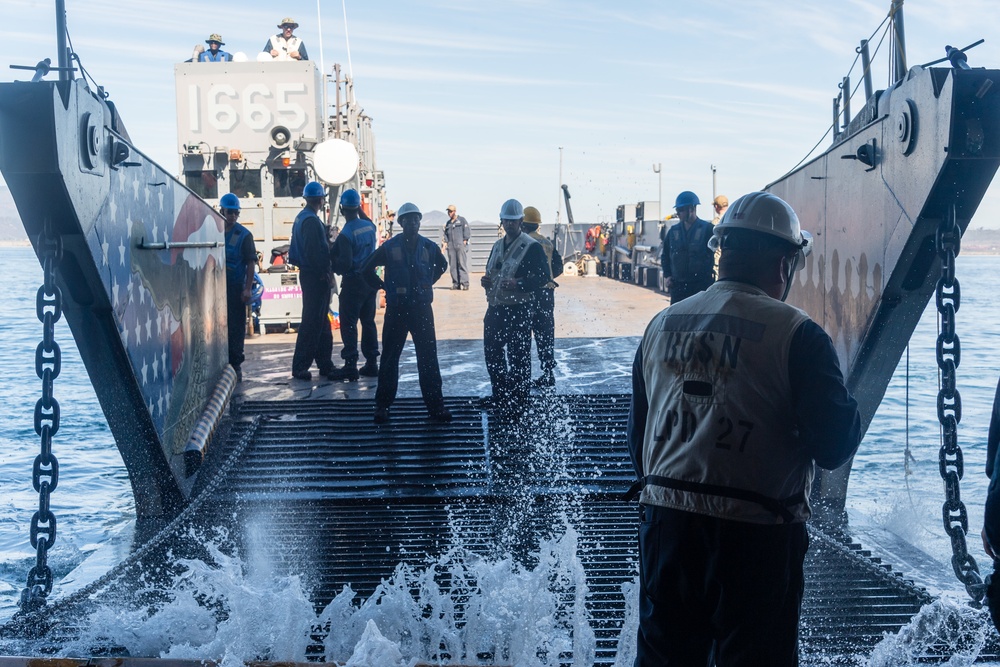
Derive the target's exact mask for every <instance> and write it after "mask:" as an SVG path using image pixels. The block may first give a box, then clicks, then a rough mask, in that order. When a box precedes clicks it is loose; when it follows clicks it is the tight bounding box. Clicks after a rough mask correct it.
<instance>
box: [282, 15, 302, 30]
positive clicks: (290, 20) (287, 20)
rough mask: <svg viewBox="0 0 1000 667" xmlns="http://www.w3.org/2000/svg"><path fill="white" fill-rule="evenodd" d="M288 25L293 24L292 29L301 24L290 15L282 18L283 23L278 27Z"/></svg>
mask: <svg viewBox="0 0 1000 667" xmlns="http://www.w3.org/2000/svg"><path fill="white" fill-rule="evenodd" d="M286 25H290V26H292V30H295V29H296V28H298V27H299V24H298V23H296V22H295V19H293V18H291V17H289V16H286V17H285V18H283V19H281V23H279V24H278V27H279V28H284V27H285V26H286Z"/></svg>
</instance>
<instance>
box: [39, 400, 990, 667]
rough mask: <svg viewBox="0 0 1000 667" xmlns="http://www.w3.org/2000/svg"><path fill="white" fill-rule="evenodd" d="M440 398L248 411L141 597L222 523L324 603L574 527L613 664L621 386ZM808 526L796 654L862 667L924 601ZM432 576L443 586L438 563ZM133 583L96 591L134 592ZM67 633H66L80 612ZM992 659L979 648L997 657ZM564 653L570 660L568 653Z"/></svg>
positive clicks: (630, 556) (444, 575) (623, 468)
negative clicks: (519, 406)
mask: <svg viewBox="0 0 1000 667" xmlns="http://www.w3.org/2000/svg"><path fill="white" fill-rule="evenodd" d="M447 403H448V407H449V409H451V411H452V412H453V414H454V415H455V420H454V421H453V422H452V423H450V424H444V425H442V424H434V423H431V422H429V421H428V420H427V418H426V411H425V408H424V406H423V404H422V402H421V401H419V400H418V399H402V400H400V401H398V402H397V404H396V405H395V406H394V408H393V411H392V421H391V422H390V423H389V424H387V425H382V426H376V425H375V424H374V423H373V422H372V420H371V417H372V414H373V404H372V402H371V401H370V400H336V401H316V400H312V401H287V402H247V403H244V404H242V405H241V406H239V408H238V410H237V411H236V414H235V417H234V419H233V422H232V424H231V428H230V431H229V434H228V437H227V439H226V442H225V443H224V445H223V446H221V447H218V448H217V449H216V450H215V451H214V452H213V453H212V458H211V460H210V461H209V462H208V463H207V464H206V465H207V466H208V468H207V469H206V470H205V471H204V472H205V473H206V474H205V475H204V478H205V479H209V478H212V476H213V473H214V471H213V470H212V469H211V468H212V466H214V465H218V464H219V462H221V461H223V460H226V459H228V458H230V456H229V454H230V453H232V452H234V451H236V448H237V446H238V443H239V442H240V440H241V439H244V436H248V435H249V434H250V433H251V432H252V427H251V426H250V420H251V419H253V418H254V417H256V416H258V415H259V416H262V417H263V419H262V420H261V421H260V422H259V423H258V425H257V427H256V431H255V432H253V437H252V438H251V439H249V444H248V446H247V448H246V449H245V450H244V451H243V452H242V454H241V455H240V456H239V457H238V459H235V464H234V465H232V467H231V468H230V469H229V471H228V473H226V474H225V475H224V476H221V477H217V478H216V479H217V481H218V483H217V485H216V486H214V488H212V489H211V493H210V494H208V495H206V496H205V498H206V500H205V502H203V503H202V504H201V506H200V507H199V509H198V510H197V512H196V513H194V514H193V515H192V516H191V518H190V520H189V521H187V522H186V524H185V525H184V526H183V527H182V528H181V529H178V530H176V531H175V532H174V534H173V535H172V537H170V538H169V539H168V540H166V541H165V542H164V543H163V544H162V545H160V546H158V547H157V548H156V549H155V550H153V551H151V552H150V553H149V554H148V555H146V557H145V558H144V559H143V561H142V562H141V563H139V564H137V565H136V566H135V569H134V570H133V572H136V571H141V572H143V573H144V577H145V583H146V594H148V591H149V584H150V582H151V581H152V582H154V583H155V580H156V577H157V576H159V577H162V580H163V581H164V583H166V582H168V581H169V580H170V578H171V577H172V576H173V575H174V574H176V566H174V565H173V563H175V562H176V561H177V558H178V557H179V556H181V555H183V556H184V557H187V558H192V557H193V558H197V557H203V558H207V557H208V554H207V553H205V552H204V547H203V545H202V544H201V542H200V539H199V537H198V536H197V535H198V531H200V532H201V534H205V531H211V530H213V529H214V528H215V527H217V526H222V527H227V528H228V529H229V530H230V531H231V537H232V538H233V541H234V547H235V548H236V549H238V550H241V551H244V553H243V556H244V559H243V560H244V562H249V558H250V557H251V556H250V555H251V554H253V553H259V550H263V551H264V552H265V553H266V555H267V556H268V557H269V559H270V562H271V564H272V567H273V568H274V570H275V574H279V575H280V574H297V575H300V576H301V578H302V580H303V581H305V582H307V585H308V588H309V592H310V599H311V600H312V602H313V605H314V608H315V609H316V611H317V612H318V611H320V610H322V609H323V608H324V607H326V605H327V604H328V603H329V602H330V601H331V600H332V599H333V598H334V597H335V596H336V595H337V594H338V593H340V592H341V590H342V588H343V587H344V586H345V585H350V586H351V588H352V589H353V591H354V592H355V593H357V595H358V596H359V598H361V599H364V598H367V597H368V596H370V595H371V594H372V593H373V592H374V591H375V590H376V588H377V587H378V586H379V584H380V583H381V582H382V581H383V580H385V579H388V578H389V577H391V576H392V575H393V572H394V570H395V569H396V566H397V564H399V563H407V564H409V565H410V566H412V567H413V568H414V569H418V568H427V567H428V566H429V564H430V567H432V568H435V566H434V564H433V563H434V559H435V558H437V557H439V556H440V555H442V554H445V553H446V552H447V551H448V550H449V548H453V547H454V546H455V545H456V544H460V545H461V547H462V548H463V549H464V550H465V551H467V552H468V553H471V554H477V555H480V556H498V555H499V556H506V557H513V558H514V559H515V560H517V561H518V562H520V563H521V564H522V565H526V566H528V567H529V568H530V567H533V566H534V565H535V564H536V562H537V558H538V547H539V544H540V541H541V540H543V539H550V538H551V537H552V536H553V535H558V534H559V533H560V532H561V531H564V530H565V526H566V525H569V526H572V527H573V529H574V530H575V535H576V550H575V553H576V556H577V558H578V559H579V562H580V564H581V565H582V570H583V573H584V576H585V582H586V587H587V590H586V597H585V604H586V608H587V612H588V614H589V617H590V624H591V628H592V630H593V632H594V634H595V637H596V640H597V652H596V664H599V665H610V664H612V663H613V662H614V660H615V655H616V652H617V644H618V637H619V634H620V632H621V628H622V625H623V622H624V616H625V599H624V596H623V592H622V587H623V585H626V584H629V583H630V582H632V581H633V580H634V578H635V577H636V572H637V567H636V532H637V528H638V516H637V511H636V505H635V504H634V503H625V502H622V501H621V500H619V497H620V495H621V493H622V491H623V490H624V489H626V488H628V486H629V484H630V482H631V478H632V471H631V464H630V462H629V460H628V455H627V448H626V445H625V423H626V417H627V412H628V396H626V395H598V396H594V395H573V396H550V397H547V398H542V399H539V401H538V402H536V403H535V404H534V405H533V406H532V408H531V411H530V413H529V414H528V415H526V418H525V419H523V420H522V421H521V423H519V424H509V423H508V424H504V423H498V422H497V421H495V420H493V419H491V418H490V417H489V415H487V414H485V413H483V412H482V411H481V410H479V409H478V408H476V407H474V399H458V398H452V399H447ZM196 502H197V501H196ZM192 527H194V528H196V529H198V530H196V531H192V530H190V529H191V528H192ZM810 535H811V547H810V549H809V552H808V555H807V557H806V564H805V568H806V570H805V574H806V597H805V600H804V603H803V613H802V621H801V640H802V641H801V655H802V663H803V664H804V665H810V664H858V661H859V660H861V659H863V657H864V656H866V655H868V654H869V653H870V651H871V648H872V647H873V646H874V645H875V644H876V643H877V642H878V641H880V640H881V639H882V636H883V633H895V632H896V631H897V630H898V629H899V628H900V627H901V626H903V625H905V624H907V623H908V622H909V621H910V619H911V617H912V616H913V615H914V614H915V613H916V612H917V611H918V610H919V609H920V608H921V606H922V605H924V604H926V603H928V602H929V601H930V600H931V598H930V596H929V595H928V594H927V593H926V592H924V591H923V590H922V589H919V588H918V587H916V586H914V585H913V584H911V583H910V582H908V581H906V580H904V579H903V578H902V577H900V576H899V575H898V574H897V573H894V572H892V571H891V570H890V569H889V568H887V567H885V566H883V565H882V564H881V563H879V562H878V561H877V559H872V558H871V557H870V554H867V553H866V552H864V551H863V550H862V549H861V548H860V547H859V546H858V545H857V544H855V543H853V542H852V541H851V540H850V539H849V537H848V536H847V535H844V534H839V533H836V532H832V531H829V530H826V531H825V530H821V529H820V528H819V527H817V526H810ZM433 576H434V578H435V581H436V583H437V584H438V585H439V586H440V587H441V588H443V589H448V587H449V585H450V579H449V577H450V574H449V572H448V571H447V569H446V568H440V567H438V568H436V569H434V575H433ZM125 579H127V577H123V578H122V580H121V581H119V582H116V583H114V584H112V585H110V586H108V587H107V588H106V589H105V590H104V591H103V592H102V593H101V598H102V599H108V598H109V597H110V598H112V599H114V598H116V596H121V599H122V600H125V599H128V598H129V597H130V596H131V595H132V594H131V593H130V591H129V590H128V589H127V586H126V584H127V581H125ZM574 594H575V590H573V588H572V585H571V586H569V587H567V588H566V589H565V590H560V591H558V596H561V597H562V598H564V602H565V603H566V604H569V603H570V602H571V601H572V600H571V599H572V597H573V595H574ZM149 602H150V604H155V602H154V601H149ZM77 618H79V616H77ZM326 630H327V629H325V628H317V629H316V635H315V637H314V640H315V643H314V646H313V647H312V648H311V653H310V655H311V656H312V657H313V658H314V659H320V658H321V655H322V642H323V635H324V633H325V631H326ZM59 633H60V634H62V635H65V636H72V634H73V628H72V622H67V623H65V624H64V625H62V626H61V627H60V629H59ZM51 638H52V639H53V640H57V641H58V638H57V637H55V636H52V637H51ZM988 653H989V654H990V655H989V656H987V655H985V653H984V655H983V656H981V657H990V656H995V655H996V651H993V650H991V651H988ZM106 654H107V655H116V649H115V648H114V647H107V648H106ZM926 658H927V659H929V660H930V661H941V660H942V659H947V656H945V655H939V656H933V655H932V656H926ZM479 659H480V661H484V662H489V656H486V657H485V658H484V657H483V656H479ZM560 659H561V660H562V661H564V662H565V663H566V664H571V663H572V662H573V656H572V655H571V654H570V655H562V654H561V655H560Z"/></svg>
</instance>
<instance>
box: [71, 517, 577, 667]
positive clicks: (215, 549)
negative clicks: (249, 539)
mask: <svg viewBox="0 0 1000 667" xmlns="http://www.w3.org/2000/svg"><path fill="white" fill-rule="evenodd" d="M204 546H205V549H206V551H207V553H208V556H209V557H208V558H206V559H205V560H197V559H189V560H179V561H178V564H179V565H180V567H181V569H182V573H181V574H180V575H179V576H177V577H176V578H175V579H174V580H173V581H171V582H170V584H169V586H168V588H167V590H153V589H148V590H146V591H140V592H139V595H138V596H136V597H137V598H138V599H143V598H144V597H146V596H147V595H148V596H150V597H155V598H156V599H160V600H165V602H161V603H160V604H159V605H158V606H157V607H156V608H155V609H154V610H150V609H148V608H141V609H136V608H134V607H131V608H128V607H126V606H125V605H122V604H120V603H118V604H113V603H108V602H105V603H104V604H102V606H100V607H99V608H97V609H96V610H95V611H94V612H92V613H91V615H90V616H89V618H88V619H86V620H85V621H84V622H82V623H80V625H79V627H81V628H84V630H83V632H82V634H81V636H80V637H79V638H78V639H76V640H74V641H73V642H71V643H69V644H67V645H65V646H63V647H62V648H61V649H60V651H59V653H60V654H64V655H88V654H91V653H93V652H94V647H95V646H102V647H107V646H113V647H121V649H124V651H125V652H127V653H128V654H129V655H144V656H159V657H161V658H174V659H196V660H215V661H219V662H220V664H221V665H222V666H223V667H239V666H240V665H242V664H243V663H244V662H246V661H250V660H281V661H305V660H306V659H307V653H308V652H309V647H310V645H311V644H315V639H314V636H316V635H323V634H325V635H326V636H325V639H324V640H323V646H322V653H323V657H324V659H325V660H326V661H327V662H331V661H337V662H341V663H343V662H347V663H348V664H359V665H360V664H373V665H393V666H396V665H399V666H402V665H412V664H414V663H415V662H434V663H438V664H477V663H479V664H481V663H484V662H485V663H490V664H496V663H502V664H516V665H525V666H538V667H544V666H548V665H557V664H560V663H561V662H562V663H565V662H567V661H569V660H572V662H573V664H577V665H587V664H592V663H593V662H594V656H595V648H596V638H595V635H594V632H593V630H592V629H591V625H590V617H589V613H588V611H587V608H586V605H585V603H584V600H585V597H586V595H587V590H588V589H587V584H586V576H585V573H584V570H583V565H582V563H581V562H580V560H579V558H578V556H577V546H578V535H577V532H576V531H575V529H573V528H572V527H570V526H569V525H568V524H564V525H563V530H562V532H561V533H560V534H559V535H558V536H556V537H553V538H551V539H543V540H541V541H540V546H539V549H538V551H537V552H536V553H534V554H532V561H533V562H535V563H537V564H536V565H535V566H534V567H532V568H528V567H525V566H523V565H521V564H520V563H519V562H518V559H515V558H513V557H506V558H502V559H494V558H485V557H482V556H480V555H478V554H475V553H473V552H471V551H470V550H468V549H467V548H465V547H464V546H461V545H460V544H456V545H453V546H452V547H451V548H450V549H449V550H448V551H447V552H446V553H444V554H442V555H441V556H439V557H437V558H435V559H433V560H429V561H428V562H427V564H426V566H425V567H422V568H415V567H412V566H410V565H407V564H405V563H403V564H399V565H398V566H397V567H396V570H395V572H394V574H393V575H392V576H391V577H390V578H389V579H387V580H383V582H382V583H381V584H380V585H379V586H378V587H377V589H376V590H375V592H374V593H373V594H372V595H371V597H369V598H368V599H366V600H363V601H360V602H359V601H357V600H356V594H355V593H354V591H353V590H351V588H350V587H348V586H345V587H344V589H343V590H342V592H341V593H340V594H339V595H337V596H336V597H335V598H334V599H333V600H332V601H331V602H330V603H329V605H327V607H326V608H325V609H324V610H323V611H322V612H321V613H319V614H316V612H315V610H314V608H313V605H312V603H311V602H310V600H309V595H308V591H307V590H306V589H305V587H304V586H303V583H302V581H301V580H300V578H299V577H298V576H287V575H284V576H281V575H277V576H276V575H275V574H273V572H272V568H271V567H269V566H268V565H267V564H263V563H260V559H259V558H257V557H256V556H247V557H246V558H245V560H240V559H239V558H237V557H233V556H230V555H228V554H227V551H229V550H231V545H230V544H228V543H227V541H226V540H225V539H224V538H220V537H218V536H216V537H213V538H212V540H211V541H207V542H205V544H204ZM255 563H256V564H255ZM310 657H315V656H310Z"/></svg>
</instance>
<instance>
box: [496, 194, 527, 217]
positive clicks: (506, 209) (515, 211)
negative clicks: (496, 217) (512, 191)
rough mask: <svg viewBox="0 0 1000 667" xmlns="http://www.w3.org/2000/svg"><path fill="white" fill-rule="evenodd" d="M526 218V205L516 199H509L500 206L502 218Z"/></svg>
mask: <svg viewBox="0 0 1000 667" xmlns="http://www.w3.org/2000/svg"><path fill="white" fill-rule="evenodd" d="M523 218H524V207H523V206H521V202H519V201H517V200H516V199H508V200H507V201H505V202H504V203H503V206H501V207H500V219H501V220H521V219H523Z"/></svg>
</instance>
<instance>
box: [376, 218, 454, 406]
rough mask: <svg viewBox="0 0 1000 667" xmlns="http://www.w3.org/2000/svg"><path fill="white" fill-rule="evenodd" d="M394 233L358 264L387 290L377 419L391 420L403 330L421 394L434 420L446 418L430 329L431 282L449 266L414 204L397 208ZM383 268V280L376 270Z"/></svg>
mask: <svg viewBox="0 0 1000 667" xmlns="http://www.w3.org/2000/svg"><path fill="white" fill-rule="evenodd" d="M398 216H399V224H400V225H401V226H402V228H403V233H402V234H397V235H396V236H393V237H392V238H391V239H389V240H388V241H386V242H385V243H383V244H382V245H381V246H379V248H378V250H376V251H375V252H374V254H372V256H371V257H369V258H368V261H367V262H365V265H364V267H362V269H361V276H362V277H364V279H365V280H366V281H368V283H369V285H371V286H372V287H373V288H375V289H384V290H385V323H384V324H383V325H382V352H383V356H382V368H380V369H379V373H378V388H377V389H376V390H375V423H376V424H384V423H385V422H387V421H389V407H390V406H391V405H392V403H393V401H395V400H396V389H397V387H398V386H399V355H400V354H401V353H402V352H403V345H404V343H406V334H407V333H409V334H410V335H412V336H413V347H414V349H415V351H416V353H417V375H418V376H419V377H420V394H421V395H422V396H423V397H424V405H426V406H427V412H428V413H429V414H430V418H431V420H432V421H436V422H450V421H451V413H450V412H449V411H448V409H447V408H446V407H444V396H443V395H442V392H441V369H440V368H439V367H438V358H437V337H436V334H435V331H434V311H433V309H432V308H431V302H432V301H433V300H434V290H433V285H434V283H435V282H437V279H438V278H440V277H441V276H442V274H444V272H445V270H446V269H447V268H448V262H446V261H445V259H444V255H442V254H441V249H440V248H438V247H437V245H436V244H435V243H434V242H433V241H431V240H430V239H428V238H425V237H423V236H420V234H419V233H418V232H419V231H420V220H421V218H422V217H423V216H422V215H421V213H420V209H418V208H417V207H416V206H415V205H414V204H410V203H406V204H403V205H402V206H400V207H399V213H398ZM378 266H384V267H385V281H384V282H383V281H382V280H379V278H378V275H377V274H376V273H375V268H376V267H378Z"/></svg>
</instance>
